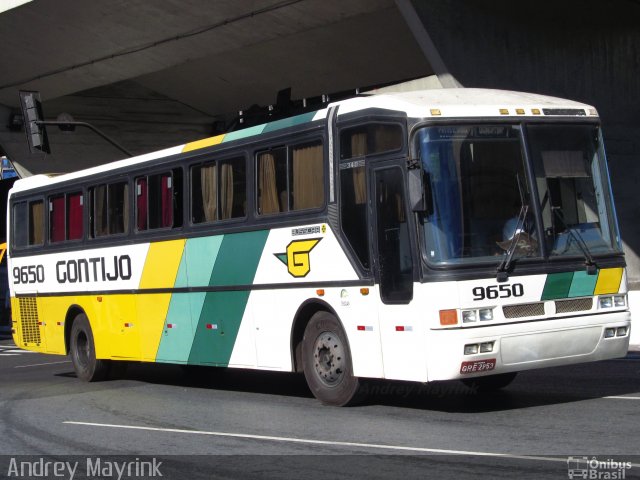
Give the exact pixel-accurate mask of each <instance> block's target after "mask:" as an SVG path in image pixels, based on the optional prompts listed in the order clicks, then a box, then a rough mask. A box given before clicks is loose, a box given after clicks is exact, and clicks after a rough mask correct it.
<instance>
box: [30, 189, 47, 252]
mask: <svg viewBox="0 0 640 480" xmlns="http://www.w3.org/2000/svg"><path fill="white" fill-rule="evenodd" d="M43 243H44V201H42V200H36V201H35V202H29V245H42V244H43Z"/></svg>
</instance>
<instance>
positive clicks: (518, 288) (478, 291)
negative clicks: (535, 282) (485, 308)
mask: <svg viewBox="0 0 640 480" xmlns="http://www.w3.org/2000/svg"><path fill="white" fill-rule="evenodd" d="M471 293H473V299H474V300H485V299H489V300H495V299H496V298H511V297H522V296H523V295H524V285H522V284H521V283H514V284H505V285H491V286H489V287H475V288H474V289H473V290H471Z"/></svg>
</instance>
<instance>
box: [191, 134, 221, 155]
mask: <svg viewBox="0 0 640 480" xmlns="http://www.w3.org/2000/svg"><path fill="white" fill-rule="evenodd" d="M223 138H224V134H222V135H216V136H215V137H209V138H203V139H202V140H196V141H195V142H190V143H187V144H186V145H185V146H184V148H183V149H182V152H183V153H184V152H191V151H193V150H198V149H200V148H206V147H212V146H213V145H218V144H219V143H222V139H223Z"/></svg>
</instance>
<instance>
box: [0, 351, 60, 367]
mask: <svg viewBox="0 0 640 480" xmlns="http://www.w3.org/2000/svg"><path fill="white" fill-rule="evenodd" d="M0 355H2V354H1V353H0ZM61 363H71V360H64V361H62V362H49V363H34V364H33V365H18V366H17V367H13V368H27V367H41V366H42V365H59V364H61Z"/></svg>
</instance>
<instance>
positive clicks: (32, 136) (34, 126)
mask: <svg viewBox="0 0 640 480" xmlns="http://www.w3.org/2000/svg"><path fill="white" fill-rule="evenodd" d="M20 107H21V108H22V116H23V118H24V131H25V133H26V134H27V143H28V144H29V151H30V152H31V153H37V150H40V151H41V152H45V153H51V149H50V148H49V140H48V138H47V130H46V128H45V126H44V124H43V120H44V115H43V114H42V103H41V102H40V93H38V92H27V91H22V90H21V91H20Z"/></svg>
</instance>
